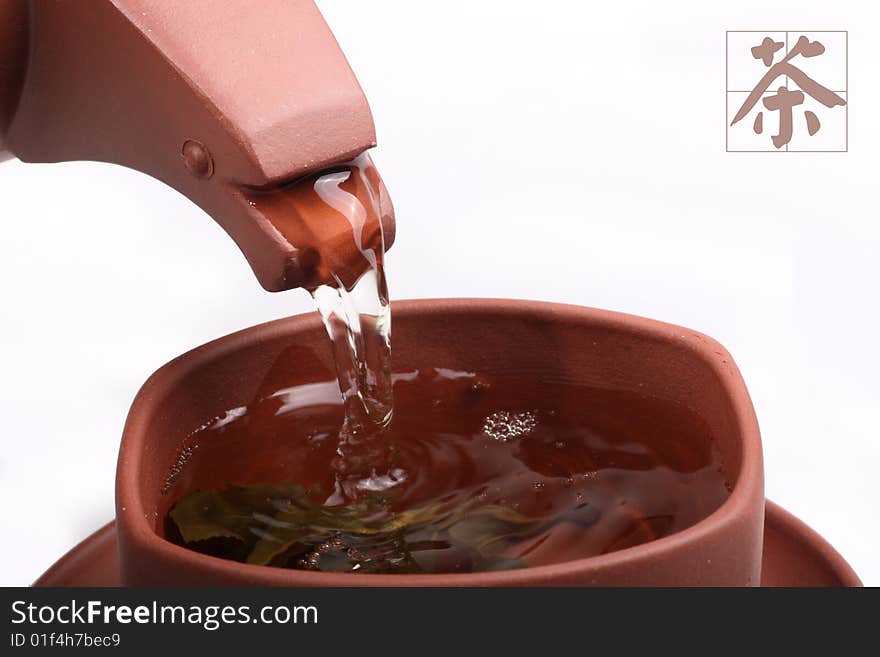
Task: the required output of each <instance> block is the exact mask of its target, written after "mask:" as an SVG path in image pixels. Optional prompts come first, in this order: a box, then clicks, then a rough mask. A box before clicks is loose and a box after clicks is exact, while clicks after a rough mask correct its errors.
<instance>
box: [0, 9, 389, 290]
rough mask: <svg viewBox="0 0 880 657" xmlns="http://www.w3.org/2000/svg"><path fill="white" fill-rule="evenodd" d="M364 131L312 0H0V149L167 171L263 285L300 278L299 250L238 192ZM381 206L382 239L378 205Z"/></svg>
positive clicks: (315, 163)
mask: <svg viewBox="0 0 880 657" xmlns="http://www.w3.org/2000/svg"><path fill="white" fill-rule="evenodd" d="M28 8H29V10H28ZM208 17H209V18H210V19H209V20H208V19H207V18H208ZM28 35H29V38H30V44H29V49H28V48H26V46H27V40H28ZM375 143H376V138H375V131H374V128H373V119H372V115H371V114H370V109H369V106H368V105H367V101H366V98H365V97H364V94H363V92H362V91H361V88H360V86H359V85H358V82H357V80H356V79H355V77H354V74H353V73H352V71H351V69H350V68H349V66H348V63H347V62H346V60H345V57H344V56H343V54H342V52H341V51H340V50H339V46H338V45H337V43H336V40H335V39H334V38H333V35H332V33H331V32H330V30H329V28H328V27H327V25H326V23H325V22H324V19H323V18H322V17H321V14H320V13H319V12H318V9H317V7H316V6H315V4H314V2H312V1H311V0H260V2H259V3H254V2H250V0H189V1H187V2H156V1H155V0H89V2H58V1H57V0H32V1H31V2H30V3H28V4H27V5H26V4H25V3H24V2H23V1H22V0H0V152H4V151H5V152H7V154H9V153H11V154H14V155H15V156H17V157H19V158H20V159H22V160H24V161H26V162H58V161H65V160H98V161H102V162H113V163H116V164H122V165H124V166H127V167H131V168H133V169H137V170H139V171H143V172H145V173H148V174H149V175H151V176H154V177H156V178H158V179H159V180H162V181H164V182H165V183H167V184H168V185H170V186H172V187H174V188H175V189H177V190H178V191H180V192H182V193H183V194H185V195H186V196H188V197H189V198H190V199H192V200H193V201H194V202H195V203H197V204H198V205H199V206H201V207H202V208H203V209H204V210H205V211H206V212H207V213H208V214H209V215H211V216H212V217H213V218H214V219H216V220H217V221H218V222H219V223H220V224H221V225H222V226H223V228H224V229H225V230H226V231H227V232H228V233H229V234H230V235H231V236H232V238H233V239H234V240H235V241H236V243H237V244H238V245H239V247H240V248H241V250H242V251H243V252H244V254H245V256H246V257H247V259H248V261H249V262H250V264H251V267H252V268H253V270H254V272H255V273H256V275H257V278H258V279H259V280H260V283H261V284H262V285H263V286H264V287H265V288H266V289H268V290H282V289H288V288H291V287H296V286H298V285H300V284H301V283H302V273H301V271H300V269H301V267H300V263H299V255H300V254H299V252H298V249H297V245H296V244H290V243H289V242H288V241H287V240H285V239H284V237H283V236H282V235H281V233H280V232H279V231H278V230H276V229H275V227H274V226H273V225H272V224H271V222H270V221H269V220H268V219H267V218H266V217H264V216H263V215H261V214H260V213H259V212H258V211H257V210H256V209H255V208H254V207H253V206H252V205H251V204H249V203H248V202H247V200H246V199H245V198H244V196H243V195H242V189H243V188H247V187H267V186H275V185H278V184H280V183H283V182H288V181H290V180H292V179H295V178H298V177H300V176H302V175H304V174H306V173H309V172H312V171H317V170H319V169H322V168H324V167H327V166H329V165H332V164H337V163H339V162H344V161H346V160H350V159H352V158H353V157H355V156H356V155H358V154H360V153H361V152H363V151H364V150H366V149H368V148H370V147H372V146H374V145H375ZM2 159H4V158H3V157H2V155H0V160H2ZM383 216H386V217H387V225H386V226H385V232H386V243H387V245H390V244H391V242H392V241H393V239H394V225H393V213H392V212H391V208H390V207H388V208H385V209H384V211H383Z"/></svg>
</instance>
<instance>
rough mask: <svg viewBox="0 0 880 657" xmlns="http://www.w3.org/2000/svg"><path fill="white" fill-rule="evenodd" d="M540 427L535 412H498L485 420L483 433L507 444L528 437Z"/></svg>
mask: <svg viewBox="0 0 880 657" xmlns="http://www.w3.org/2000/svg"><path fill="white" fill-rule="evenodd" d="M536 426H538V416H537V414H536V413H535V411H522V412H520V413H514V412H512V411H496V412H495V413H492V415H489V416H487V417H486V418H485V419H484V420H483V433H484V434H485V435H487V436H489V437H490V438H492V439H493V440H497V441H498V442H502V443H507V442H510V441H511V440H517V439H518V438H522V437H523V436H527V435H528V434H530V433H531V432H532V430H533V429H534V428H535V427H536Z"/></svg>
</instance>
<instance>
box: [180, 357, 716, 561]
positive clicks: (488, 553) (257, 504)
mask: <svg viewBox="0 0 880 657" xmlns="http://www.w3.org/2000/svg"><path fill="white" fill-rule="evenodd" d="M393 378H394V397H395V407H396V408H395V413H394V416H393V419H392V420H391V423H390V425H389V426H388V428H387V429H386V430H385V431H384V432H383V439H382V440H381V441H377V442H375V443H371V448H370V449H371V453H370V454H369V455H362V456H364V458H365V459H366V461H365V462H364V463H361V464H360V466H359V467H355V466H351V464H348V466H349V467H350V471H348V474H344V473H345V472H346V469H345V466H344V465H341V464H340V462H339V461H340V459H342V460H343V461H344V460H345V459H344V458H342V457H341V456H340V453H339V449H338V448H339V432H340V426H341V425H342V421H343V406H342V403H341V400H340V397H339V390H338V388H337V386H336V384H335V383H334V382H325V383H314V384H309V385H301V386H297V387H293V388H284V389H280V390H277V391H274V392H271V393H269V394H267V395H265V396H263V397H262V398H261V399H259V400H257V401H255V402H253V403H252V404H250V405H249V406H247V407H243V408H238V409H233V410H230V411H229V412H228V413H226V415H225V416H223V417H221V418H218V419H216V420H215V421H213V422H212V423H209V424H208V425H206V426H204V427H203V428H202V429H201V430H199V431H198V432H196V433H195V434H193V435H192V436H190V437H189V438H188V439H187V441H186V443H185V444H184V445H183V446H182V448H181V452H180V458H179V459H178V462H177V463H175V465H174V467H173V468H172V469H171V471H170V473H169V478H168V482H167V485H166V500H167V505H166V507H165V508H164V509H162V512H163V514H164V515H165V525H164V531H165V535H166V537H167V538H168V539H169V540H172V541H174V542H176V543H179V544H181V545H185V546H186V547H188V548H191V549H193V550H197V551H200V552H204V553H208V554H213V555H216V556H221V557H225V558H229V559H235V560H238V561H244V562H249V563H253V564H264V565H274V566H282V567H287V568H298V569H307V570H321V571H341V572H368V573H452V572H476V571H486V570H494V569H500V568H516V567H522V566H526V565H528V566H532V565H541V564H548V563H556V562H560V561H566V560H570V559H576V558H581V557H588V556H593V555H598V554H603V553H606V552H610V551H613V550H619V549H622V548H625V547H629V546H633V545H638V544H640V543H644V542H646V541H650V540H653V539H656V538H659V537H662V536H666V535H669V534H671V533H674V532H676V531H680V530H682V529H684V528H686V527H689V526H691V525H693V524H694V523H696V522H698V521H699V520H701V519H702V518H704V517H706V516H707V515H709V514H710V513H711V512H712V511H714V510H715V509H716V508H718V507H719V506H720V505H721V504H722V502H723V501H724V500H725V499H726V497H727V495H728V489H727V484H726V482H725V477H724V474H723V471H722V467H721V462H720V456H719V454H718V452H717V450H716V448H715V447H714V445H713V443H712V441H711V439H710V436H709V434H708V431H707V427H706V425H705V423H704V422H703V421H701V420H700V419H699V418H698V417H696V416H694V415H693V414H692V413H690V412H689V411H687V410H686V409H684V408H681V407H678V406H675V405H672V404H670V403H668V402H662V401H659V400H656V399H650V398H646V397H640V396H637V395H635V394H631V393H625V392H619V391H607V390H596V389H591V388H586V387H582V386H576V385H566V384H545V383H538V382H535V381H524V380H498V379H491V378H487V377H483V376H479V375H477V374H473V373H466V372H453V371H449V370H443V369H433V368H432V369H424V370H419V371H415V372H409V373H398V374H395V375H394V377H393ZM340 472H343V474H342V475H340ZM340 477H341V479H340ZM340 486H342V487H343V488H345V489H346V491H347V493H346V494H344V495H343V494H341V493H340Z"/></svg>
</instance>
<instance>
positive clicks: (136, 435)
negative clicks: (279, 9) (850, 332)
mask: <svg viewBox="0 0 880 657" xmlns="http://www.w3.org/2000/svg"><path fill="white" fill-rule="evenodd" d="M392 304H393V309H394V316H395V317H396V318H399V317H402V316H403V317H405V316H412V315H419V316H424V315H431V314H434V315H443V316H446V317H449V316H450V315H463V314H473V313H475V312H477V313H482V314H485V313H491V314H495V315H499V314H501V315H505V314H507V315H516V316H518V317H524V316H525V317H533V318H543V319H548V318H552V320H553V321H556V322H560V321H561V322H569V323H571V322H573V323H580V324H585V323H587V324H590V325H592V326H601V327H605V328H607V329H611V330H614V331H619V332H626V333H630V334H632V335H637V336H641V337H643V338H645V337H647V338H652V339H654V340H659V341H662V342H666V343H670V342H673V343H678V345H679V346H683V347H684V348H685V349H687V350H688V351H690V352H691V353H692V354H693V355H694V356H695V357H697V358H699V359H700V360H701V361H703V363H704V364H706V365H707V366H708V367H709V368H710V369H711V370H712V372H713V374H714V375H715V376H716V377H717V379H718V380H719V382H720V383H721V385H722V387H723V389H724V391H725V393H726V394H727V395H728V397H729V398H730V400H731V406H732V410H733V414H734V419H735V422H736V429H737V433H738V434H739V435H740V438H741V442H740V472H739V476H738V477H737V480H736V482H735V484H734V486H733V489H732V491H731V494H730V496H729V497H728V498H727V499H726V500H725V501H724V502H723V503H722V504H721V506H719V507H718V508H717V509H715V511H713V512H712V513H711V514H709V515H708V516H706V517H705V518H703V519H702V520H700V521H699V522H697V523H696V524H694V525H692V526H690V527H688V528H686V529H683V530H681V531H679V532H676V533H674V534H670V535H669V536H664V537H662V538H659V539H655V540H653V541H649V542H648V543H642V544H640V545H637V546H634V547H629V548H625V549H622V550H616V551H614V552H610V553H607V554H602V555H598V556H592V557H584V558H581V559H574V560H569V561H564V562H560V563H554V564H547V565H541V566H529V567H526V568H519V569H512V570H502V571H490V572H476V573H432V574H406V575H404V574H400V575H394V574H381V575H380V574H357V573H326V572H309V571H299V570H293V569H286V568H279V567H275V566H260V565H253V564H245V563H240V562H237V561H230V560H227V559H222V558H219V557H213V556H209V555H205V554H201V553H198V552H195V551H192V550H188V549H186V548H184V547H182V546H179V545H176V544H174V543H171V542H170V541H167V540H165V539H164V538H162V537H161V536H159V535H158V534H157V533H156V531H155V529H154V527H153V526H151V523H150V521H149V517H150V516H148V514H147V513H145V510H144V506H143V504H142V500H141V499H140V495H139V493H138V491H139V485H138V472H139V470H140V466H141V463H142V459H143V456H144V451H145V450H144V443H145V441H144V438H145V434H146V431H145V430H146V428H147V427H148V425H149V421H150V418H151V415H152V414H153V412H154V411H155V409H156V408H157V403H158V401H160V400H161V399H162V397H163V395H162V394H161V393H162V391H163V390H166V389H167V388H168V387H170V386H172V385H174V384H175V383H176V382H177V381H179V380H180V379H181V378H184V377H186V376H187V375H188V374H190V373H192V372H194V371H196V370H198V369H200V368H201V367H202V366H204V365H205V364H206V363H208V362H212V361H215V360H217V359H222V358H223V357H224V356H225V355H227V354H229V353H233V352H236V351H239V350H241V349H243V348H246V347H248V346H249V345H251V344H253V343H254V342H255V341H266V340H272V339H274V338H278V337H282V336H289V335H292V334H295V333H299V332H307V331H309V330H314V329H315V328H317V327H319V326H320V324H321V320H320V317H319V316H318V314H317V313H315V312H311V313H305V314H301V315H296V316H293V317H289V318H284V319H279V320H274V321H271V322H267V323H263V324H258V325H256V326H252V327H249V328H245V329H242V330H240V331H236V332H235V333H231V334H229V335H226V336H224V337H221V338H218V339H216V340H213V341H211V342H208V343H206V344H204V345H201V346H199V347H196V348H195V349H192V350H190V351H188V352H186V353H184V354H182V355H181V356H178V357H177V358H175V359H174V360H172V361H170V362H168V363H166V364H165V365H163V366H162V367H161V368H159V369H158V370H157V371H156V372H155V373H154V374H153V375H152V376H150V377H149V379H147V381H146V382H145V383H144V385H143V386H142V387H141V389H140V390H139V391H138V393H137V395H136V397H135V400H134V402H133V403H132V406H131V409H130V411H129V414H128V418H127V420H126V423H125V428H124V430H123V438H122V444H121V446H120V451H119V460H118V464H117V473H116V518H117V521H118V525H119V528H120V532H121V538H123V539H124V540H123V541H121V542H125V543H128V544H130V545H132V546H133V547H136V548H137V550H138V551H139V552H146V553H150V554H152V555H154V558H155V559H157V560H158V561H157V563H158V562H160V561H175V562H177V563H179V564H181V565H184V566H188V567H191V568H194V569H197V570H199V571H201V572H205V573H206V572H208V571H210V572H211V573H213V574H215V575H216V576H217V579H218V581H220V580H235V581H249V582H255V583H272V584H277V585H282V586H284V585H286V586H330V587H348V586H392V587H395V586H397V587H399V586H437V585H442V586H465V587H466V586H476V587H481V586H499V585H501V586H517V585H523V584H528V583H530V582H534V581H536V580H537V581H546V580H551V579H559V578H566V577H568V576H572V575H579V576H581V577H582V576H583V575H584V574H585V573H589V572H596V573H599V572H601V571H606V570H612V569H615V568H616V567H617V566H622V565H628V564H631V563H632V562H634V561H649V560H652V559H658V558H663V557H665V556H667V555H672V554H674V553H679V552H682V551H685V550H688V546H691V545H694V544H695V543H700V542H702V541H705V540H706V539H708V538H709V537H711V536H712V535H713V534H716V533H718V532H719V531H722V530H723V529H724V528H727V527H731V526H733V525H735V524H736V523H737V522H738V521H740V520H741V519H742V518H744V517H747V516H749V515H750V514H751V513H752V512H754V511H755V505H756V504H758V505H763V500H764V490H763V488H764V486H763V457H762V450H761V437H760V429H759V427H758V421H757V418H756V416H755V412H754V409H753V406H752V402H751V399H750V397H749V394H748V391H747V389H746V386H745V382H744V381H743V379H742V376H741V374H740V372H739V369H738V368H737V366H736V364H735V363H734V361H733V358H732V357H731V356H730V354H729V353H728V352H727V350H726V349H725V348H724V347H723V346H722V345H721V344H719V343H718V342H717V341H715V340H714V339H712V338H710V337H708V336H706V335H704V334H702V333H699V332H697V331H694V330H691V329H688V328H683V327H681V326H677V325H674V324H668V323H665V322H660V321H657V320H652V319H647V318H644V317H639V316H636V315H629V314H625V313H620V312H615V311H609V310H600V309H596V308H589V307H584V306H576V305H570V304H560V303H552V302H545V301H528V300H515V299H489V298H449V299H413V300H401V301H393V302H392ZM756 500H757V501H756ZM153 516H154V514H153ZM120 556H121V557H122V558H123V561H124V555H120ZM440 580H442V581H440Z"/></svg>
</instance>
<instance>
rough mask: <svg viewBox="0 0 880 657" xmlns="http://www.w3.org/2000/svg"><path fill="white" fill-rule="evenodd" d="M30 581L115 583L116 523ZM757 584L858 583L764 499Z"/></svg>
mask: <svg viewBox="0 0 880 657" xmlns="http://www.w3.org/2000/svg"><path fill="white" fill-rule="evenodd" d="M34 586H40V587H42V586H119V568H118V557H117V553H116V523H115V522H111V523H108V524H106V525H104V526H103V527H102V528H101V529H99V530H98V531H96V532H95V533H94V534H92V535H91V536H89V537H88V538H87V539H85V540H84V541H83V542H82V543H80V544H79V545H77V546H76V547H75V548H73V549H72V550H71V551H70V552H68V553H67V554H65V555H64V556H63V557H61V558H60V559H59V560H58V561H56V562H55V564H54V565H53V566H52V567H51V568H49V570H47V571H46V572H45V573H44V574H43V575H42V576H41V577H40V578H39V579H38V580H37V581H36V582H34ZM761 586H862V582H861V580H860V579H859V578H858V576H857V575H856V574H855V572H854V571H853V569H852V568H851V567H850V566H849V564H848V563H846V561H845V560H844V559H843V557H841V556H840V555H839V554H838V553H837V551H836V550H835V549H834V548H833V547H831V546H830V545H829V544H828V542H827V541H825V539H823V538H822V537H821V536H819V535H818V534H817V533H816V532H814V531H813V530H812V529H810V528H809V527H807V525H805V524H804V523H803V522H801V521H800V520H798V519H797V518H795V517H794V516H793V515H791V514H790V513H788V511H786V510H785V509H783V508H782V507H780V506H778V505H776V504H774V503H773V502H770V501H769V500H768V501H767V504H766V509H765V516H764V560H763V564H762V572H761Z"/></svg>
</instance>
